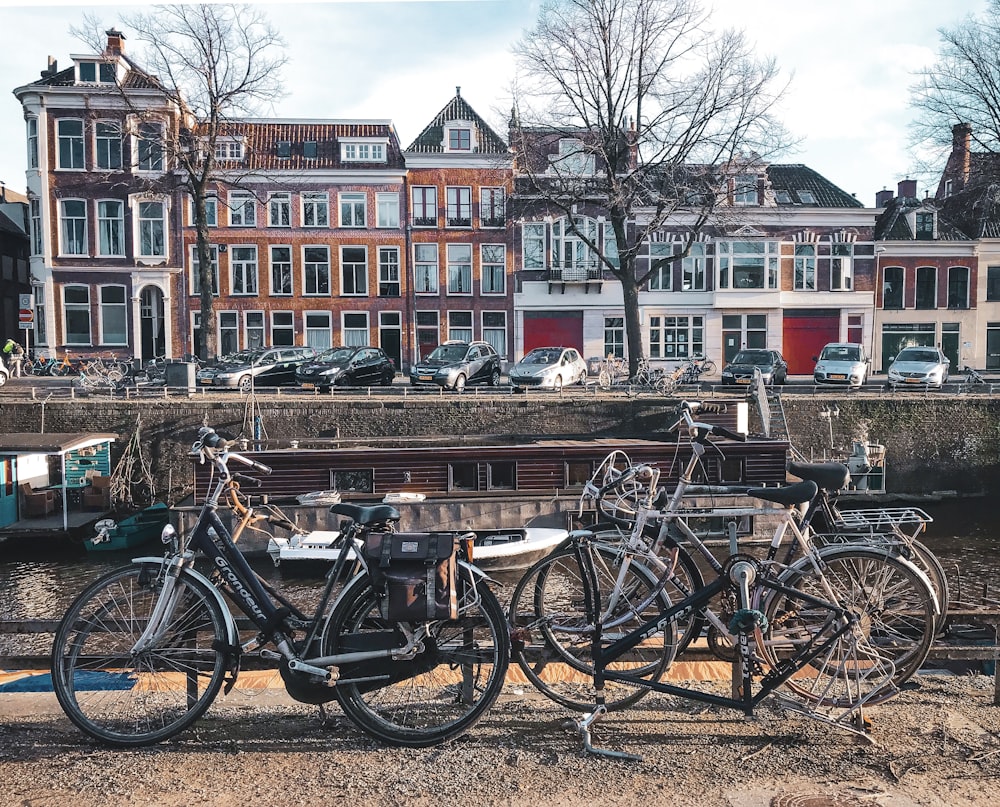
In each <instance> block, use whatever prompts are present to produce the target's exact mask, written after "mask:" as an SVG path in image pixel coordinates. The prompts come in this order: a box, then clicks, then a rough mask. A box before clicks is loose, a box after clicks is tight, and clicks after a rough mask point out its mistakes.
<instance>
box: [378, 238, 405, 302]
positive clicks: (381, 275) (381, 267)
mask: <svg viewBox="0 0 1000 807" xmlns="http://www.w3.org/2000/svg"><path fill="white" fill-rule="evenodd" d="M391 286H395V287H396V289H395V291H396V293H395V294H390V293H388V291H386V293H384V294H383V289H387V288H388V287H391ZM402 288H403V286H402V278H401V277H400V261H399V247H378V296H379V297H399V296H400V295H401V294H402Z"/></svg>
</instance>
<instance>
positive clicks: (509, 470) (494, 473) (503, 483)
mask: <svg viewBox="0 0 1000 807" xmlns="http://www.w3.org/2000/svg"><path fill="white" fill-rule="evenodd" d="M516 486H517V463H515V462H488V463H486V487H487V489H488V490H514V488H515V487H516Z"/></svg>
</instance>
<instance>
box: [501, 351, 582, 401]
mask: <svg viewBox="0 0 1000 807" xmlns="http://www.w3.org/2000/svg"><path fill="white" fill-rule="evenodd" d="M507 377H508V378H509V379H510V383H511V386H514V387H543V388H545V389H554V390H560V389H562V388H563V387H564V386H566V385H568V384H582V383H583V382H584V381H585V380H586V378H587V362H585V361H584V360H583V357H582V356H581V355H580V354H579V353H578V352H577V350H576V348H572V347H536V348H535V349H534V350H532V351H531V352H530V353H528V354H527V355H525V357H524V358H523V359H521V360H520V361H519V362H517V363H516V364H515V365H514V366H513V367H511V368H510V371H509V372H508V374H507Z"/></svg>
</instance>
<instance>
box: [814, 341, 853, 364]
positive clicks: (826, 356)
mask: <svg viewBox="0 0 1000 807" xmlns="http://www.w3.org/2000/svg"><path fill="white" fill-rule="evenodd" d="M819 358H820V360H821V361H861V349H860V348H856V347H847V346H846V345H827V346H826V347H825V348H823V352H822V353H821V354H820V356H819Z"/></svg>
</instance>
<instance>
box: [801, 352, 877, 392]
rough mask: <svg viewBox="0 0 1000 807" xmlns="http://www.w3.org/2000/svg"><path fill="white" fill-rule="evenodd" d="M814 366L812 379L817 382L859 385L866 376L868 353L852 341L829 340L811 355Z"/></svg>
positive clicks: (861, 384) (863, 381)
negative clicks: (817, 351) (828, 342)
mask: <svg viewBox="0 0 1000 807" xmlns="http://www.w3.org/2000/svg"><path fill="white" fill-rule="evenodd" d="M813 361H814V362H816V368H815V369H814V370H813V380H814V381H815V382H816V383H817V384H847V385H848V386H850V387H860V386H863V385H864V383H865V379H866V378H868V363H869V362H868V354H867V353H866V352H865V348H864V345H859V344H857V343H854V342H831V343H830V344H829V345H826V346H825V347H824V348H823V350H822V351H821V352H820V354H819V356H818V357H817V356H813Z"/></svg>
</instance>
